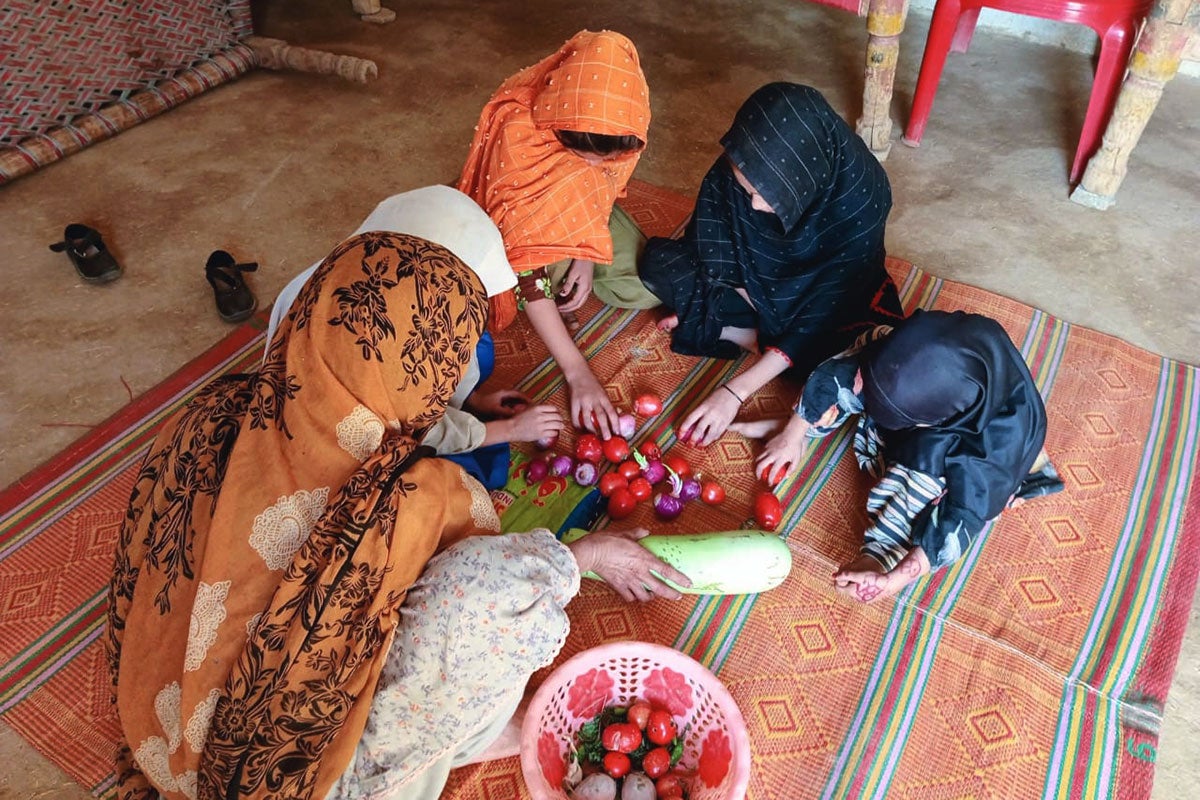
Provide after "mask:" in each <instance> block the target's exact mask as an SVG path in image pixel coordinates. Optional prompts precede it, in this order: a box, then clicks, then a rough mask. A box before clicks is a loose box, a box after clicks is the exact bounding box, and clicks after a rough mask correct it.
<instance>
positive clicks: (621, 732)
mask: <svg viewBox="0 0 1200 800" xmlns="http://www.w3.org/2000/svg"><path fill="white" fill-rule="evenodd" d="M600 744H602V745H604V749H605V750H616V751H617V752H618V753H632V752H633V751H634V750H637V749H638V747H640V746H641V744H642V732H641V731H640V730H638V727H637V725H633V724H630V723H628V722H614V723H613V724H612V725H609V726H608V727H607V728H605V729H604V732H603V733H601V734H600Z"/></svg>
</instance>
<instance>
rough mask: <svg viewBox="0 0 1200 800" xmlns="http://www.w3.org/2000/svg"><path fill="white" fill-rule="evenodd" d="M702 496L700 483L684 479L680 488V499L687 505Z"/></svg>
mask: <svg viewBox="0 0 1200 800" xmlns="http://www.w3.org/2000/svg"><path fill="white" fill-rule="evenodd" d="M699 496H700V481H698V480H696V479H695V478H684V479H683V485H682V486H681V487H680V488H679V499H680V500H682V501H683V502H685V503H687V502H690V501H692V500H695V499H696V498H697V497H699Z"/></svg>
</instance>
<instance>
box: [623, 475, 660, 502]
mask: <svg viewBox="0 0 1200 800" xmlns="http://www.w3.org/2000/svg"><path fill="white" fill-rule="evenodd" d="M629 493H630V494H632V495H633V496H634V497H635V498H636V499H637V500H638V501H639V502H640V501H642V500H648V499H650V495H652V494H654V487H653V486H651V485H650V481H648V480H646V479H645V478H634V479H633V480H631V481H630V482H629Z"/></svg>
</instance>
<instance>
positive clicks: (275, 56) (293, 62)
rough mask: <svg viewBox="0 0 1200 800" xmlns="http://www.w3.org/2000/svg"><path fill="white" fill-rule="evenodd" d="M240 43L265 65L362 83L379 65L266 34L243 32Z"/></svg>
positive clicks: (269, 67) (370, 76) (260, 63)
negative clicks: (299, 44) (246, 33)
mask: <svg viewBox="0 0 1200 800" xmlns="http://www.w3.org/2000/svg"><path fill="white" fill-rule="evenodd" d="M243 43H244V44H246V45H247V46H248V47H249V48H250V49H251V50H253V51H254V54H255V55H256V56H257V57H258V65H259V66H260V67H266V68H267V69H291V70H296V71H297V72H315V73H317V74H319V75H337V76H338V77H341V78H345V79H346V80H350V81H357V82H358V83H366V82H367V81H369V80H371V79H372V78H378V77H379V67H378V66H376V64H375V62H374V61H370V60H368V59H365V58H355V57H354V56H341V55H336V54H334V53H327V52H325V51H324V50H309V49H308V48H307V47H292V46H291V45H290V44H288V43H287V42H285V41H283V40H282V39H271V38H268V37H266V36H247V37H246V38H245V39H244V40H243Z"/></svg>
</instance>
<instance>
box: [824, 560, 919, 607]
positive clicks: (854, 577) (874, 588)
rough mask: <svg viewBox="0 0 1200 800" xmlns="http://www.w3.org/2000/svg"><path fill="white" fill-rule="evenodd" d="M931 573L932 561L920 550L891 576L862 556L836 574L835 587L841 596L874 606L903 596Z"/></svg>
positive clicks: (898, 565)
mask: <svg viewBox="0 0 1200 800" xmlns="http://www.w3.org/2000/svg"><path fill="white" fill-rule="evenodd" d="M929 569H930V567H929V559H928V557H926V555H925V551H924V550H922V549H921V548H920V547H914V548H913V549H912V550H909V551H908V553H907V554H906V555H905V556H904V558H902V559H901V560H900V563H899V564H897V565H896V568H895V569H893V570H892V571H891V572H884V571H883V567H882V566H880V564H879V562H878V561H876V560H875V559H873V558H871V557H870V556H868V555H861V556H859V557H858V558H856V559H854V560H853V561H851V562H850V563H848V564H845V565H843V566H842V568H841V569H839V570H838V571H837V572H836V573H834V576H833V585H834V588H836V589H837V591H838V593H840V594H843V595H846V596H847V597H853V598H854V599H855V600H858V601H859V602H862V603H873V602H875V601H876V600H882V599H884V598H887V597H891V596H893V595H895V594H897V593H899V592H900V591H901V590H903V589H904V588H905V587H906V586H908V585H909V584H910V583H912V582H913V581H915V580H916V579H917V578H919V577H921V576H922V575H924V574H925V573H927V572H929Z"/></svg>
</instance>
